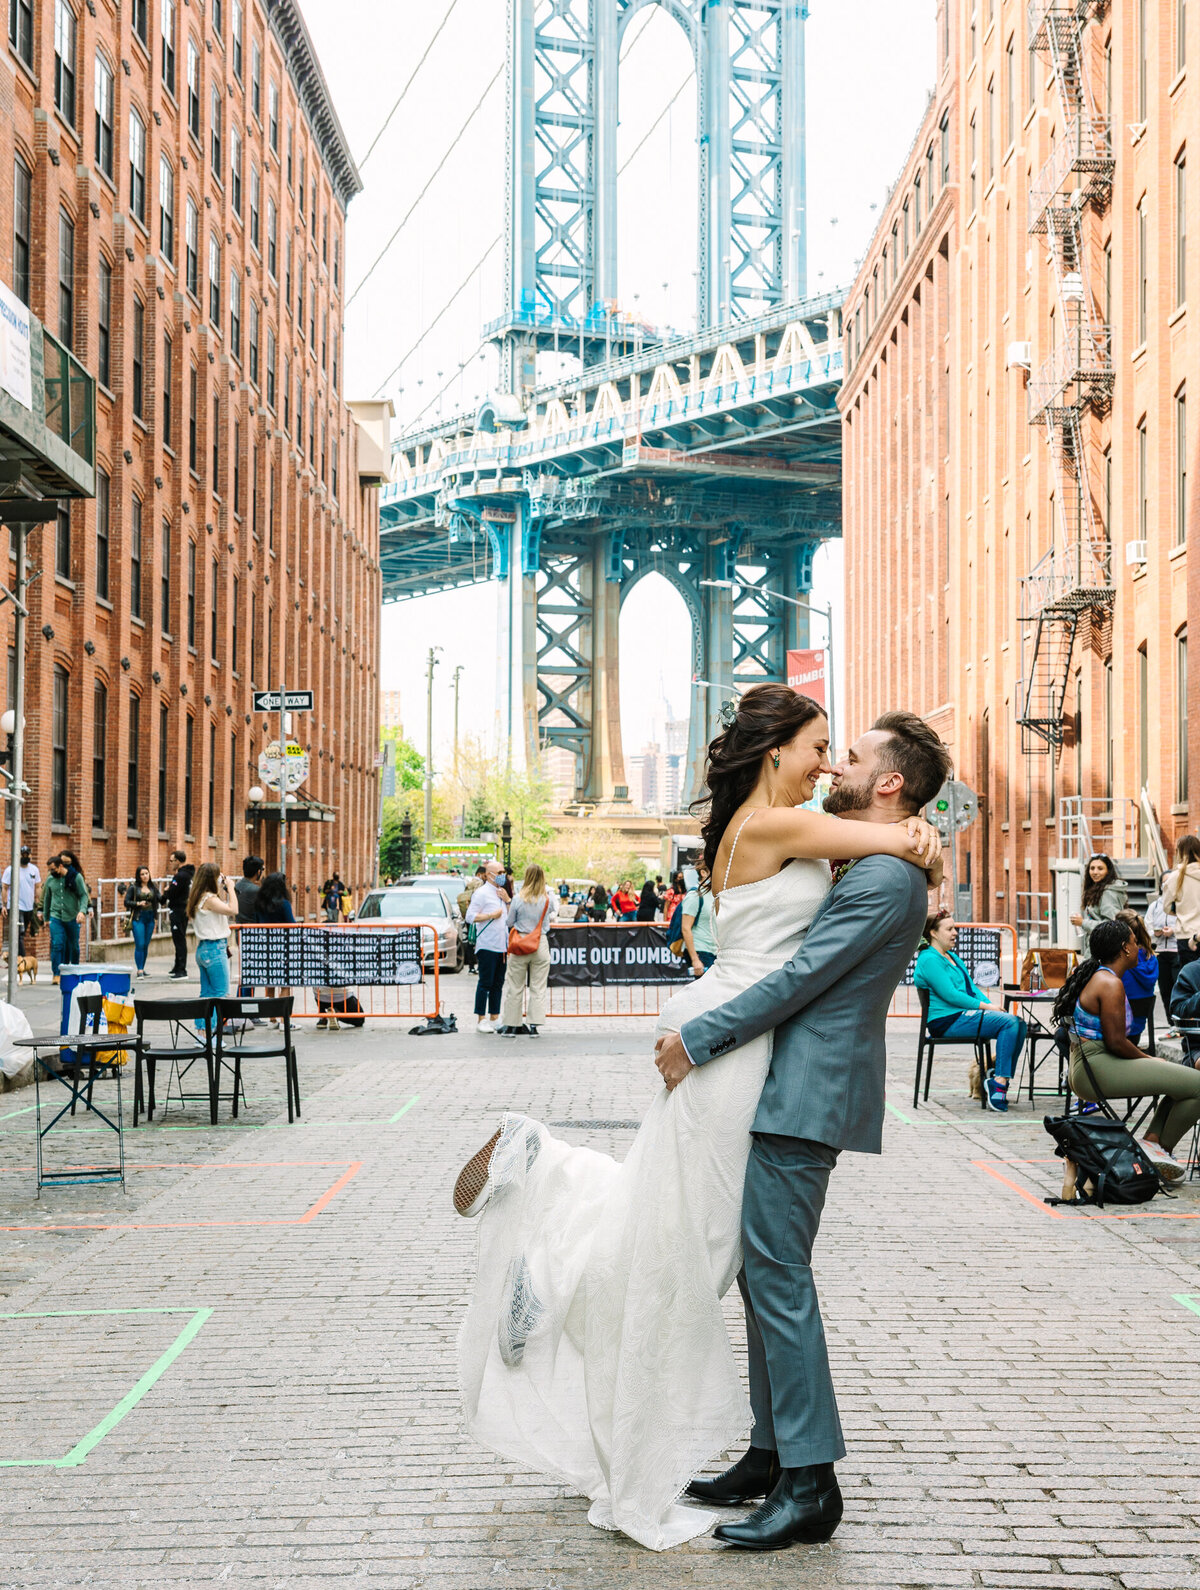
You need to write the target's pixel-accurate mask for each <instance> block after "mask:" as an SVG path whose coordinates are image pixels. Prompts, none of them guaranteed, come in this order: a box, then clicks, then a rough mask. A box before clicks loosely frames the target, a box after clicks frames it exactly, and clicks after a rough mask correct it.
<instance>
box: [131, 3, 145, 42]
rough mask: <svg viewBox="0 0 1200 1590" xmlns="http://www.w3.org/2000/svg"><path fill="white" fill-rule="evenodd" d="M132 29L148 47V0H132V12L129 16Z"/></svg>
mask: <svg viewBox="0 0 1200 1590" xmlns="http://www.w3.org/2000/svg"><path fill="white" fill-rule="evenodd" d="M130 20H131V21H132V23H133V31H134V32H135V33H136V34H137V36H138V38H139V39H141V41H142V43H143V44H144V45H146V47H147V48H149V45H150V6H149V3H148V0H133V14H132V16H131V18H130Z"/></svg>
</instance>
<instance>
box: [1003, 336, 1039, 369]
mask: <svg viewBox="0 0 1200 1590" xmlns="http://www.w3.org/2000/svg"><path fill="white" fill-rule="evenodd" d="M1032 366H1033V344H1032V343H1029V342H1010V343H1009V345H1008V355H1007V368H1008V369H1009V370H1029V369H1031V368H1032Z"/></svg>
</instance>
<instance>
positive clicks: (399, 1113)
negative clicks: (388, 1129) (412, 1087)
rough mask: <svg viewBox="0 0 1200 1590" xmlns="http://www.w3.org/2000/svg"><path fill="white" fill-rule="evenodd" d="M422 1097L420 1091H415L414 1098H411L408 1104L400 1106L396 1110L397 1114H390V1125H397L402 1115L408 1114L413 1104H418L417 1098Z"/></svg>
mask: <svg viewBox="0 0 1200 1590" xmlns="http://www.w3.org/2000/svg"><path fill="white" fill-rule="evenodd" d="M420 1097H421V1095H420V1094H419V1093H414V1094H413V1096H412V1098H411V1099H409V1101H408V1103H407V1104H402V1105H401V1106H400V1108H399V1109H398V1110H397V1111H396V1113H395V1115H393V1116H390V1117H389V1118H388V1125H389V1126H395V1124H396V1122H397V1121H398V1120H399V1119H400V1117H401V1116H402V1115H407V1114H408V1112H409V1110H411V1109H412V1107H413V1105H414V1104H416V1102H417V1100H418V1099H419V1098H420Z"/></svg>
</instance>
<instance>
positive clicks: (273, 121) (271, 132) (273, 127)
mask: <svg viewBox="0 0 1200 1590" xmlns="http://www.w3.org/2000/svg"><path fill="white" fill-rule="evenodd" d="M267 140H268V142H269V143H270V145H271V153H272V154H273V155H278V153H279V84H278V83H276V82H272V83H271V85H270V87H269V88H268V89H267Z"/></svg>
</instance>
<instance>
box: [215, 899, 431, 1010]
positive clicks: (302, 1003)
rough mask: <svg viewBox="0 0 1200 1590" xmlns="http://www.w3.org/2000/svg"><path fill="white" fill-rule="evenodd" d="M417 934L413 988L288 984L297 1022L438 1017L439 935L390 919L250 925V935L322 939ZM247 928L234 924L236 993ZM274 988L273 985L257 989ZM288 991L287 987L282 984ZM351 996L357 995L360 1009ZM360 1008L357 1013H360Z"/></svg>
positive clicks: (406, 985)
mask: <svg viewBox="0 0 1200 1590" xmlns="http://www.w3.org/2000/svg"><path fill="white" fill-rule="evenodd" d="M410 929H415V930H416V932H417V933H419V935H420V945H421V954H420V960H419V965H420V973H421V975H420V978H419V980H417V981H415V982H411V983H363V982H360V983H355V982H350V981H349V980H347V981H346V983H345V984H344V985H343V984H339V985H338V986H336V987H332V986H327V985H319V984H315V983H314V984H297V983H292V984H288V985H286V990H287V992H288V993H289V994H291V995H292V997H293V1000H294V1001H295V1003H294V1005H293V1007H292V1019H293V1021H320V1020H324V1019H326V1018H328V1017H330V1016H333V1017H336V1018H341V1017H350V1018H352V1019H354V1020H357V1019H358V1018H359V1017H360V1016H364V1017H369V1018H370V1019H371V1020H373V1021H380V1020H386V1021H401V1020H403V1021H410V1020H412V1018H413V1017H420V1016H424V1017H426V1019H428V1018H429V1017H432V1016H436V1015H438V1014H440V1012H441V988H442V985H441V967H440V962H441V956H440V953H439V948H438V932H437V929H436V928H435V927H433V926H432V925H431V924H430V923H428V922H401V921H398V920H397V921H393V920H392V918H390V917H389V918H388V920H387V921H386V922H271V923H256V924H254V925H253V927H250V926H249V925H247V928H246V931H249V932H253V933H271V934H277V933H297V932H304V933H306V934H309V935H312V934H322V933H335V934H339V935H343V936H346V935H355V936H357V937H360V938H361V936H362V935H363V934H364V933H367V934H390V935H393V936H394V935H395V934H396V933H398V932H401V931H406V930H410ZM242 931H243V928H242V924H240V923H236V922H235V923H233V924H231V932H232V934H233V940H234V944H235V945H236V947H237V952H238V953H237V960H238V975H237V977H236V978H235V977H234V976H233V975H232V972H231V975H230V979H229V981H230V990H231V992H232V991H233V989H235V988H237V987H239V986H241V978H242V954H241V936H242ZM256 986H268V985H256ZM277 986H278V987H279V988H280V989H283V988H284V986H285V985H283V984H282V983H281V984H279V985H277ZM346 996H352V997H353V999H354V1004H353V1005H352V1004H351V1003H350V1002H349V999H348V998H347V997H346ZM355 1006H357V1008H355Z"/></svg>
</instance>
